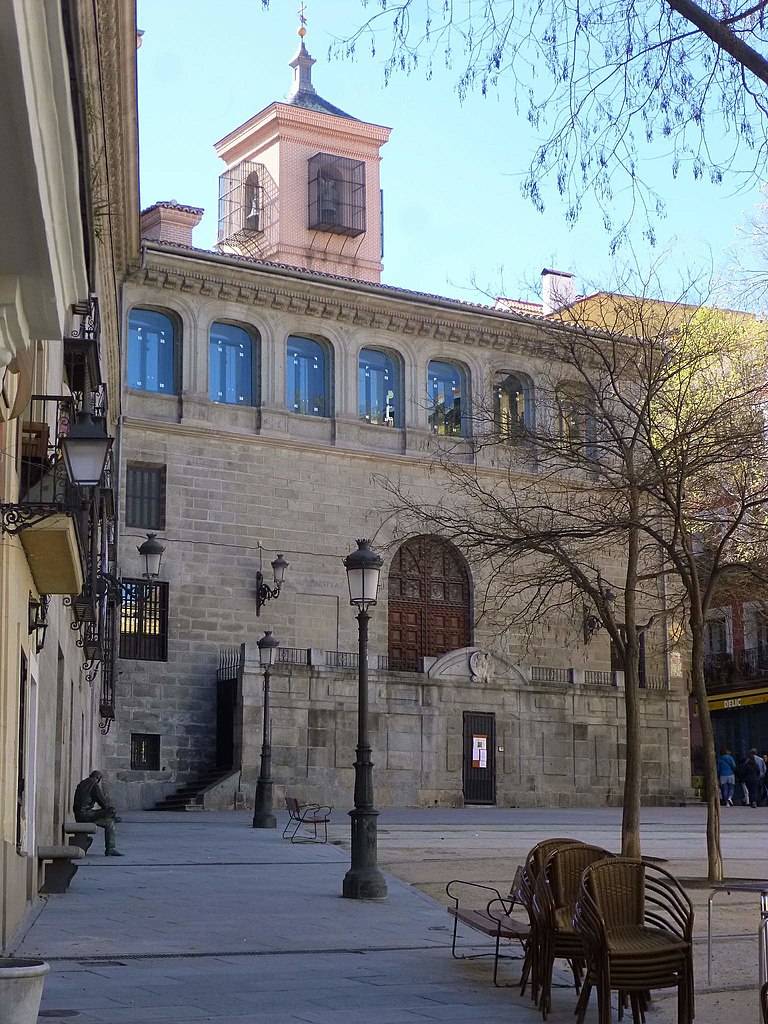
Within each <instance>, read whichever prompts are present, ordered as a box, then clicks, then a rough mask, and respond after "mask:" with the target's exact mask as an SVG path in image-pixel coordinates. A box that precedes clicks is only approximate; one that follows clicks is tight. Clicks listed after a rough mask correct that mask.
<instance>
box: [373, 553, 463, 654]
mask: <svg viewBox="0 0 768 1024" xmlns="http://www.w3.org/2000/svg"><path fill="white" fill-rule="evenodd" d="M471 637H472V627H471V615H470V580H469V573H468V572H467V569H466V566H465V564H464V559H463V558H462V556H461V555H460V554H459V552H458V551H457V550H456V548H455V547H454V546H453V545H452V544H449V543H448V542H447V541H444V540H441V539H440V538H439V537H414V538H413V539H412V540H408V541H406V542H405V543H404V544H403V545H402V546H401V547H400V549H399V550H398V552H397V554H396V555H395V557H394V560H393V562H392V566H391V568H390V570H389V665H390V668H393V669H401V670H405V671H410V672H414V671H418V670H419V669H420V667H421V658H422V657H424V656H430V655H438V654H445V652H446V651H453V650H456V648H457V647H467V646H468V645H469V644H470V643H471V642H472V639H471Z"/></svg>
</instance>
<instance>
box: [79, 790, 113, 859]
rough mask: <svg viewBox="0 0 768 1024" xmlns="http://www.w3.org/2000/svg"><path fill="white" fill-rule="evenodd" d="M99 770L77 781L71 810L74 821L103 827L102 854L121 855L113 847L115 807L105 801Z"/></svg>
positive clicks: (108, 855)
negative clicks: (73, 814)
mask: <svg viewBox="0 0 768 1024" xmlns="http://www.w3.org/2000/svg"><path fill="white" fill-rule="evenodd" d="M102 777H103V776H102V774H101V772H91V774H90V775H89V776H88V778H87V779H83V781H82V782H79V783H78V785H77V788H76V789H75V799H74V802H73V807H72V809H73V811H74V813H75V821H87V822H91V823H92V824H94V825H98V826H99V828H103V829H104V854H105V856H107V857H122V856H123V855H122V853H120V852H119V851H118V850H116V849H115V818H116V812H115V808H114V807H112V806H111V805H110V804H109V803H107V798H106V796H105V795H104V790H103V789H102V788H101V780H102Z"/></svg>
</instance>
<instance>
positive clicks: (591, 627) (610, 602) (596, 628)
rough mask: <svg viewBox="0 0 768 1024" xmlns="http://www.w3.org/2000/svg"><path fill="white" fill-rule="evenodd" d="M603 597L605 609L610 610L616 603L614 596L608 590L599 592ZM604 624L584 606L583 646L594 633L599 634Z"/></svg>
mask: <svg viewBox="0 0 768 1024" xmlns="http://www.w3.org/2000/svg"><path fill="white" fill-rule="evenodd" d="M600 593H601V594H602V596H603V601H604V602H605V605H606V607H607V608H609V609H612V608H613V606H614V604H615V603H616V595H615V594H614V592H613V591H612V590H611V589H610V588H609V589H608V590H602V589H601V590H600ZM604 625H605V623H604V622H603V620H602V618H601V617H600V616H599V615H596V614H595V613H594V612H591V611H590V610H589V609H588V608H587V606H586V605H584V613H583V619H582V629H583V630H584V644H585V646H586V644H588V643H589V642H590V641H591V640H592V637H593V636H594V635H595V633H599V632H600V630H601V629H602V628H603V626H604Z"/></svg>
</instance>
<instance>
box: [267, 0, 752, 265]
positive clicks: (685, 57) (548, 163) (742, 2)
mask: <svg viewBox="0 0 768 1024" xmlns="http://www.w3.org/2000/svg"><path fill="white" fill-rule="evenodd" d="M263 2H264V3H265V5H268V3H269V0H263ZM360 2H361V7H362V8H363V10H362V11H361V18H362V19H364V20H362V22H361V24H360V25H359V26H358V27H356V28H355V30H354V31H353V32H352V33H351V34H350V35H349V36H348V37H347V38H346V39H342V40H339V41H338V42H337V43H336V44H335V45H334V47H332V52H334V53H336V54H337V55H342V56H347V57H352V56H354V55H356V54H357V53H358V52H359V51H360V50H361V49H362V48H363V47H368V48H369V50H370V52H372V53H373V54H374V55H377V56H378V55H380V52H381V51H382V50H383V51H384V52H385V72H384V73H385V77H387V78H389V77H390V76H391V75H392V74H395V73H397V72H405V73H410V72H413V71H416V70H417V69H421V70H423V71H424V72H425V73H426V74H427V76H431V75H432V73H433V71H434V69H435V67H436V65H437V64H442V65H445V66H447V67H448V68H449V69H450V70H451V71H453V72H455V75H456V80H455V81H456V88H457V91H458V94H459V97H461V98H463V97H465V96H466V95H467V93H469V92H470V91H471V90H474V89H478V90H479V91H480V92H482V93H488V92H489V91H490V90H495V89H497V88H498V87H500V86H501V84H502V81H503V82H504V83H509V85H510V86H511V95H512V102H513V104H514V108H515V110H516V111H517V112H518V113H522V114H523V115H524V116H525V117H527V119H528V121H529V122H530V124H531V125H532V126H533V127H534V129H536V130H537V132H539V134H540V138H541V141H540V143H539V144H538V146H537V148H536V149H535V152H534V154H533V157H532V159H531V161H530V164H529V167H528V170H527V173H526V175H525V178H524V182H523V192H524V194H525V195H526V196H527V197H528V198H529V199H530V200H531V201H532V202H533V204H534V206H535V207H536V208H537V209H539V210H543V209H544V202H545V200H544V196H545V189H544V184H545V182H548V181H552V180H553V181H554V183H555V185H556V188H557V191H558V192H559V194H560V196H561V197H562V200H563V202H564V203H565V211H566V219H567V220H568V221H570V222H573V221H576V220H577V219H578V217H579V215H580V212H581V210H582V203H583V201H584V198H585V197H586V196H587V195H588V194H589V195H592V196H594V198H595V199H596V201H597V203H598V205H599V208H600V209H601V211H602V215H603V221H604V225H605V227H606V229H607V230H608V231H609V232H610V233H611V236H612V244H613V246H614V247H615V246H617V245H618V244H619V243H620V242H621V241H622V240H623V238H624V237H625V236H626V232H627V228H628V224H629V221H630V220H631V219H632V217H633V216H636V215H638V214H639V215H640V216H642V217H644V223H645V236H646V238H647V240H648V241H650V242H653V241H655V230H654V223H655V221H656V218H657V217H658V216H659V215H660V214H662V213H663V201H662V199H661V197H660V196H659V195H658V194H657V193H656V192H655V190H654V189H653V188H652V187H651V186H650V185H648V184H647V183H646V182H645V181H644V179H643V175H642V171H641V169H640V157H641V155H642V154H643V153H650V154H651V155H653V156H654V157H662V158H664V159H666V160H667V161H668V163H669V166H670V170H671V173H672V174H673V175H674V176H677V175H678V174H681V173H689V174H690V175H691V177H692V178H693V179H694V180H698V179H702V178H705V177H706V178H709V179H710V180H711V181H713V182H720V181H722V180H723V179H724V177H725V176H728V175H730V176H731V177H732V178H733V179H734V183H735V181H737V180H738V181H739V182H740V183H743V181H744V180H749V177H750V176H755V177H759V175H760V173H761V171H762V168H763V165H764V161H765V155H766V141H767V138H766V124H767V123H768V121H767V119H766V114H767V113H768V106H767V104H768V101H767V100H766V96H765V85H766V84H767V83H768V60H767V59H766V57H765V56H764V54H766V53H768V23H767V20H766V15H768V0H759V2H757V3H755V2H751V0H717V2H715V0H706V2H704V3H701V4H699V3H695V2H693V0H645V2H642V0H587V2H586V3H583V2H580V3H574V2H572V0H522V2H521V0H360ZM509 129H510V125H509V122H506V123H505V124H503V125H500V129H499V130H500V131H508V130H509ZM627 188H628V189H629V191H630V193H631V197H632V201H631V204H630V209H629V212H628V213H627V214H626V215H625V216H622V218H621V219H620V220H619V221H618V222H616V221H614V211H615V208H616V205H615V198H616V195H617V193H618V192H619V191H623V190H626V189H627Z"/></svg>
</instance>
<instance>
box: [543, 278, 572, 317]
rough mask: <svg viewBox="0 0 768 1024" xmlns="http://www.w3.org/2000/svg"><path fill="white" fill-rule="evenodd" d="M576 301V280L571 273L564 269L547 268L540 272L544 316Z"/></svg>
mask: <svg viewBox="0 0 768 1024" xmlns="http://www.w3.org/2000/svg"><path fill="white" fill-rule="evenodd" d="M575 301H576V280H575V277H574V275H573V274H569V273H568V272H567V271H565V270H548V269H547V268H546V267H545V268H544V269H543V270H542V272H541V305H542V312H543V313H544V316H548V315H549V314H550V313H554V312H556V311H557V310H558V309H562V308H563V306H570V304H571V303H572V302H575Z"/></svg>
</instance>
